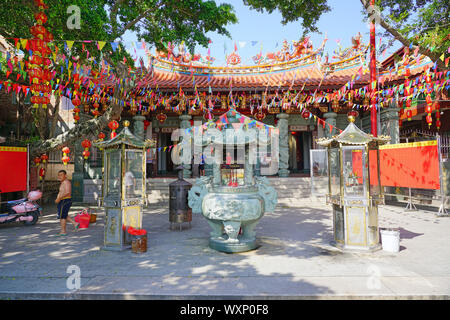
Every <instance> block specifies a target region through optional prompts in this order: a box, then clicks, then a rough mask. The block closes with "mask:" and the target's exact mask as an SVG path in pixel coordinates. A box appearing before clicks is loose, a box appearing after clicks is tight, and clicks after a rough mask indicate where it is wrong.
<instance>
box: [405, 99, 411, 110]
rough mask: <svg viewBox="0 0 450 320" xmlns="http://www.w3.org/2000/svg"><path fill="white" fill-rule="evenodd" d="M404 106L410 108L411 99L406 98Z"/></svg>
mask: <svg viewBox="0 0 450 320" xmlns="http://www.w3.org/2000/svg"><path fill="white" fill-rule="evenodd" d="M406 107H407V108H411V99H408V100H406Z"/></svg>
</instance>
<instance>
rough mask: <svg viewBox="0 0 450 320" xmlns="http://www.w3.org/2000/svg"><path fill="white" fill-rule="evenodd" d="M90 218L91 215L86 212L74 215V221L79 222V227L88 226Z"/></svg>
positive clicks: (84, 227)
mask: <svg viewBox="0 0 450 320" xmlns="http://www.w3.org/2000/svg"><path fill="white" fill-rule="evenodd" d="M90 220H91V217H90V215H89V214H87V213H80V214H78V215H77V216H76V217H75V222H78V223H79V224H80V227H79V229H86V228H88V227H89V221H90Z"/></svg>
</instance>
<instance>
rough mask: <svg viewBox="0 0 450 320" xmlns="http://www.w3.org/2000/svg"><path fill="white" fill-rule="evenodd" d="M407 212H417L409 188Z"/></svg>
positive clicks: (407, 140)
mask: <svg viewBox="0 0 450 320" xmlns="http://www.w3.org/2000/svg"><path fill="white" fill-rule="evenodd" d="M408 142H409V139H408V138H406V143H408ZM405 210H406V211H417V208H416V206H415V205H414V203H412V195H411V188H409V187H408V204H407V205H406V208H405Z"/></svg>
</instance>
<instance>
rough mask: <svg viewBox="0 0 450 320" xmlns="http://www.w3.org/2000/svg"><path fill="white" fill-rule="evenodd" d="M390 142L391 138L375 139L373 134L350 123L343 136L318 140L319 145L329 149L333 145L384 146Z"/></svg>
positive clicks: (380, 137) (381, 137)
mask: <svg viewBox="0 0 450 320" xmlns="http://www.w3.org/2000/svg"><path fill="white" fill-rule="evenodd" d="M390 140H391V138H390V137H388V136H379V137H374V136H373V135H371V134H367V133H365V132H364V131H362V130H361V129H359V128H358V127H357V126H356V125H355V124H354V123H353V122H350V123H349V125H348V126H347V128H345V130H344V131H342V133H341V134H339V135H338V136H334V137H333V138H331V139H327V138H322V139H318V140H317V144H318V145H320V146H324V147H328V146H329V145H331V144H333V143H341V144H343V145H366V144H369V143H371V142H375V143H378V144H379V145H382V144H386V143H388V142H389V141H390Z"/></svg>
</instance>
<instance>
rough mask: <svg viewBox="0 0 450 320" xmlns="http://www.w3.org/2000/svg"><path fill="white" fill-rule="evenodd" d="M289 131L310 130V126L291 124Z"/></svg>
mask: <svg viewBox="0 0 450 320" xmlns="http://www.w3.org/2000/svg"><path fill="white" fill-rule="evenodd" d="M289 131H296V132H298V131H308V126H289Z"/></svg>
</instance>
